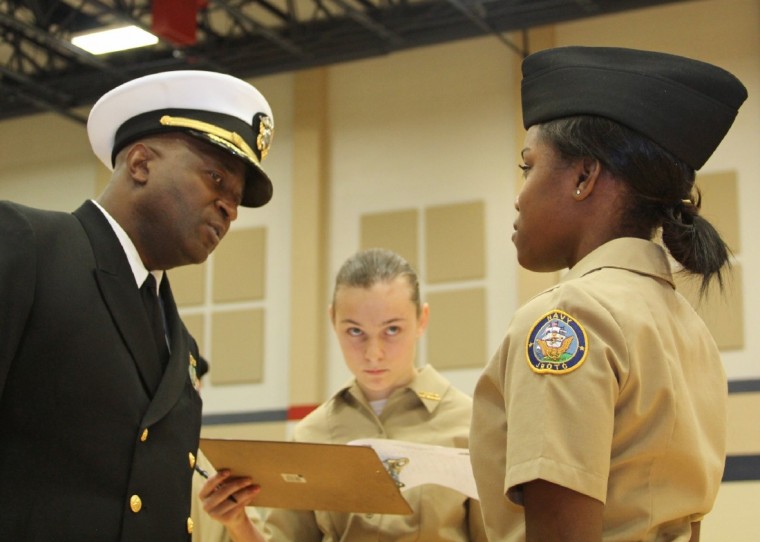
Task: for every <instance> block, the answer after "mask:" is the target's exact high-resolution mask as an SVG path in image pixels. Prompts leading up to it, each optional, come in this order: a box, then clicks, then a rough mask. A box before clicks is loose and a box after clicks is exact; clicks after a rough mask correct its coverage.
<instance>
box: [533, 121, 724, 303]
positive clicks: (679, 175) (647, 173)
mask: <svg viewBox="0 0 760 542" xmlns="http://www.w3.org/2000/svg"><path fill="white" fill-rule="evenodd" d="M538 130H539V137H541V138H542V140H543V141H545V142H547V143H549V144H551V145H553V146H554V148H556V149H557V150H558V151H559V153H560V155H561V156H562V157H563V158H565V159H573V158H584V157H590V158H594V159H596V160H598V161H599V162H600V163H601V164H602V166H603V167H605V168H606V169H607V170H609V171H610V172H611V173H612V174H613V175H614V176H615V177H616V178H618V179H621V180H623V181H624V182H625V183H626V184H627V186H628V192H629V193H630V203H629V204H628V205H627V206H626V208H625V210H624V211H623V216H622V221H621V230H620V232H618V233H619V234H620V235H626V236H633V237H641V238H644V239H651V238H652V237H653V236H654V233H655V232H656V230H657V228H659V227H662V240H663V242H664V244H665V246H666V247H667V249H668V250H669V251H670V254H671V255H672V256H673V258H675V260H676V261H677V262H678V263H680V264H681V265H682V266H683V268H684V270H685V271H687V272H689V273H693V274H697V275H701V276H702V285H701V288H700V293H701V294H704V293H705V292H706V291H707V288H708V286H709V283H710V280H711V279H712V278H717V279H718V284H719V285H720V287H721V289H722V288H723V269H724V266H729V267H730V265H731V264H730V260H729V257H730V255H731V251H730V249H729V248H728V246H727V245H726V243H725V242H724V241H723V239H722V238H721V237H720V234H718V232H717V231H716V230H715V228H714V227H713V226H712V224H710V222H708V221H707V220H705V218H704V217H702V216H701V215H700V214H699V209H700V204H701V196H700V194H699V191H698V190H696V195H695V196H692V192H693V191H694V177H695V173H694V169H693V168H691V167H690V166H688V165H686V164H685V163H684V162H683V161H682V160H679V159H678V158H676V157H675V156H673V155H672V154H670V153H669V152H668V151H666V150H665V149H663V148H662V147H660V146H659V145H658V144H656V143H654V142H653V141H652V140H650V139H649V138H647V137H645V136H643V135H641V134H639V133H638V132H635V131H634V130H631V129H629V128H627V127H625V126H623V125H621V124H618V123H617V122H614V121H611V120H609V119H606V118H602V117H594V116H585V115H583V116H575V117H567V118H562V119H556V120H552V121H549V122H546V123H543V124H540V125H539V127H538Z"/></svg>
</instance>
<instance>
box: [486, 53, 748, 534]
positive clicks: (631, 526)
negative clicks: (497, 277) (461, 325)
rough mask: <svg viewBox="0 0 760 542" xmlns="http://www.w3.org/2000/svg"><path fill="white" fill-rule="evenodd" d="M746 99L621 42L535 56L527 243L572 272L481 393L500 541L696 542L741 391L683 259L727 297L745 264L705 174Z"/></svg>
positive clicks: (529, 251)
mask: <svg viewBox="0 0 760 542" xmlns="http://www.w3.org/2000/svg"><path fill="white" fill-rule="evenodd" d="M745 98H746V90H745V88H744V87H743V85H742V84H741V83H740V82H739V81H738V80H737V79H736V78H735V77H733V76H732V75H731V74H729V73H728V72H726V71H724V70H722V69H720V68H717V67H715V66H712V65H709V64H705V63H702V62H697V61H694V60H690V59H686V58H682V57H677V56H673V55H666V54H660V53H653V52H644V51H635V50H630V49H617V48H587V47H567V48H559V49H552V50H547V51H541V52H538V53H535V54H533V55H531V56H528V57H527V58H526V59H525V61H524V62H523V82H522V105H523V120H524V124H525V127H526V128H527V129H528V131H527V135H526V139H525V145H524V149H523V151H522V159H523V162H524V163H523V164H522V165H521V166H520V167H521V168H522V169H523V172H524V177H525V184H524V186H523V188H522V191H521V192H520V194H519V195H518V197H517V199H516V201H515V208H516V209H517V211H518V213H517V219H516V221H515V224H514V233H513V236H512V241H513V242H514V244H515V247H516V249H517V258H518V261H519V263H520V264H521V265H522V266H523V267H525V268H527V269H529V270H532V271H557V270H562V269H569V271H568V272H567V273H566V274H565V275H564V276H563V278H562V280H561V282H560V283H559V284H558V285H556V286H555V287H553V288H550V289H548V290H546V291H544V292H543V293H541V294H539V295H537V296H536V297H534V298H533V299H532V300H530V301H529V302H528V303H527V304H525V305H524V306H523V307H521V308H520V309H519V310H518V311H517V313H516V314H515V316H514V318H513V320H512V322H511V324H510V326H509V328H508V330H507V335H506V338H505V339H504V341H503V343H502V344H501V347H500V349H499V350H498V351H497V352H496V354H495V356H494V357H493V359H492V360H491V362H490V364H489V365H488V366H487V368H486V369H485V371H484V373H483V375H482V376H481V378H480V380H479V382H478V385H477V387H476V391H475V398H474V412H473V421H472V429H471V460H472V463H473V470H474V474H475V479H476V482H477V487H478V492H479V495H480V498H481V504H482V508H483V515H484V518H485V522H486V529H487V533H488V535H489V539H490V540H492V541H523V540H528V541H542V542H547V541H553V540H573V541H575V540H582V541H584V542H587V541H594V540H620V541H623V540H625V541H635V540H669V541H671V540H680V541H688V540H692V541H694V540H698V539H699V525H700V520H701V519H702V517H703V516H704V515H705V514H706V513H707V512H709V511H710V509H711V507H712V505H713V502H714V500H715V496H716V494H717V491H718V487H719V485H720V481H721V475H722V470H723V464H724V457H725V409H726V392H727V390H726V379H725V375H724V372H723V367H722V364H721V360H720V357H719V352H718V349H717V347H716V345H715V342H714V340H713V339H712V338H711V336H710V333H709V332H708V330H707V328H706V327H705V325H704V323H703V322H702V320H701V319H700V318H699V317H698V316H697V314H696V313H695V312H694V311H693V310H692V308H691V306H690V305H689V304H688V303H687V302H686V300H685V299H684V298H683V297H682V296H681V295H680V294H679V293H678V292H677V291H676V289H675V284H674V282H673V277H672V274H671V268H670V264H669V261H668V255H667V253H666V251H665V250H664V249H663V248H662V246H661V245H660V244H658V243H656V242H654V241H652V239H654V238H655V237H656V236H657V235H658V233H661V235H662V241H663V243H664V245H665V247H666V248H667V251H668V252H669V253H670V256H672V258H673V259H675V261H677V262H678V264H680V267H682V268H683V270H684V271H685V272H687V273H692V274H695V275H696V276H697V277H699V278H700V279H701V281H702V286H703V291H704V289H705V288H707V286H708V284H709V282H710V280H711V279H712V278H717V279H718V281H719V284H720V286H721V287H722V276H721V272H722V271H723V270H724V269H725V268H724V266H725V265H727V264H728V263H729V251H728V248H727V247H726V245H725V243H724V242H723V240H722V239H721V238H720V236H719V235H718V233H717V232H716V231H715V229H714V228H713V227H712V226H711V225H710V224H709V223H708V222H707V221H706V220H705V219H704V218H703V217H702V216H700V213H699V209H700V196H699V191H698V190H697V189H696V187H695V186H694V178H695V170H697V169H699V168H700V167H701V166H702V165H703V164H704V163H705V161H706V160H707V159H708V158H709V156H710V155H711V154H712V152H713V150H714V149H715V148H716V147H717V145H718V144H719V143H720V141H721V140H722V138H723V136H724V135H725V134H726V132H727V131H728V129H729V127H730V126H731V124H732V122H733V120H734V118H735V116H736V114H737V110H738V108H739V106H740V105H741V103H742V102H743V101H744V100H745Z"/></svg>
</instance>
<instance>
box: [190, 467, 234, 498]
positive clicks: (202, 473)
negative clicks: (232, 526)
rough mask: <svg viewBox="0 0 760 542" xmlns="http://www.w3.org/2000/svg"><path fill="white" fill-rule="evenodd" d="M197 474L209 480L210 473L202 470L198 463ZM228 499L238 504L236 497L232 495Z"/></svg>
mask: <svg viewBox="0 0 760 542" xmlns="http://www.w3.org/2000/svg"><path fill="white" fill-rule="evenodd" d="M195 472H197V473H198V474H200V475H201V476H203V477H204V478H205V479H206V480H208V472H206V471H205V470H203V469H202V468H200V467H199V466H198V464H197V463H196V464H195ZM227 498H228V499H229V500H231V501H232V502H234V503H237V499H236V498H235V496H234V495H230V496H229V497H227Z"/></svg>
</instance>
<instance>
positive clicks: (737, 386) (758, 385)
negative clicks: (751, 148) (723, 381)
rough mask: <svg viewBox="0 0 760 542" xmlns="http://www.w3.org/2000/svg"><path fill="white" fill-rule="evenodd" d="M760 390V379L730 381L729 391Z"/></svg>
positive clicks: (747, 391)
mask: <svg viewBox="0 0 760 542" xmlns="http://www.w3.org/2000/svg"><path fill="white" fill-rule="evenodd" d="M755 391H760V380H732V381H729V383H728V393H749V392H755Z"/></svg>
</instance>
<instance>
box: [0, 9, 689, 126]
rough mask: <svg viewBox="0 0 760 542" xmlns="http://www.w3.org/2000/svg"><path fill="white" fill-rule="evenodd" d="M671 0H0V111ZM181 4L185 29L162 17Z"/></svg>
mask: <svg viewBox="0 0 760 542" xmlns="http://www.w3.org/2000/svg"><path fill="white" fill-rule="evenodd" d="M676 1H685V0H152V1H151V0H0V120H2V119H8V118H14V117H20V116H24V115H30V114H34V113H39V112H45V111H53V112H56V113H58V114H61V115H63V116H66V117H68V118H70V119H72V120H75V121H77V122H84V121H85V117H84V116H83V114H82V113H81V112H79V111H77V108H79V107H81V106H86V105H90V104H92V103H93V102H94V101H95V100H96V99H97V98H98V97H99V96H100V95H101V94H103V93H104V92H106V91H107V90H110V89H111V88H113V87H115V86H116V85H118V84H120V83H122V82H124V81H127V80H130V79H133V78H135V77H139V76H141V75H146V74H148V73H153V72H157V71H164V70H174V69H205V70H213V71H220V72H225V73H230V74H233V75H237V76H238V77H243V78H249V77H256V76H263V75H270V74H274V73H278V72H291V71H295V70H300V69H304V68H312V67H317V66H324V65H328V64H334V63H338V62H344V61H349V60H356V59H361V58H368V57H374V56H380V55H387V54H389V53H393V52H395V51H401V50H405V49H411V48H414V47H419V46H424V45H432V44H436V43H443V42H448V41H454V40H460V39H466V38H472V37H477V36H485V35H492V36H493V37H494V39H498V40H500V41H501V42H502V43H503V44H504V46H505V47H508V48H510V49H511V50H512V51H514V53H515V54H517V55H524V54H525V53H527V52H529V50H530V44H529V43H527V42H526V40H525V39H524V34H523V33H521V32H517V31H519V30H524V29H527V28H531V27H536V26H543V25H547V24H553V23H559V22H564V21H571V20H575V19H581V18H585V17H594V16H597V15H604V14H610V13H616V12H621V11H626V10H632V9H638V8H643V7H649V6H654V5H660V4H668V3H674V2H676ZM154 11H155V16H154ZM162 15H163V19H165V20H166V19H168V20H169V23H168V27H167V23H166V22H164V23H163V24H162V28H163V30H161V34H162V37H161V40H160V42H159V43H158V44H157V45H155V46H151V47H144V48H140V49H133V50H131V51H126V52H121V53H111V54H108V55H102V56H94V55H91V54H89V53H87V52H85V51H83V50H81V49H79V48H78V47H75V46H73V45H72V44H71V43H70V41H69V40H70V38H71V36H72V35H74V34H76V33H79V32H82V31H85V30H88V29H92V28H97V27H104V26H116V25H124V24H136V25H138V26H140V27H142V28H144V29H146V30H151V27H152V25H153V24H154V23H155V22H156V21H157V20H158V19H160V18H162V17H161V16H162ZM188 16H189V17H190V21H191V25H193V26H195V28H194V29H193V31H192V32H191V33H190V35H189V36H188V32H187V31H186V26H185V28H184V29H178V28H174V24H175V23H174V22H173V21H178V20H181V19H184V20H185V21H187V20H188ZM508 33H509V34H508Z"/></svg>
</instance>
